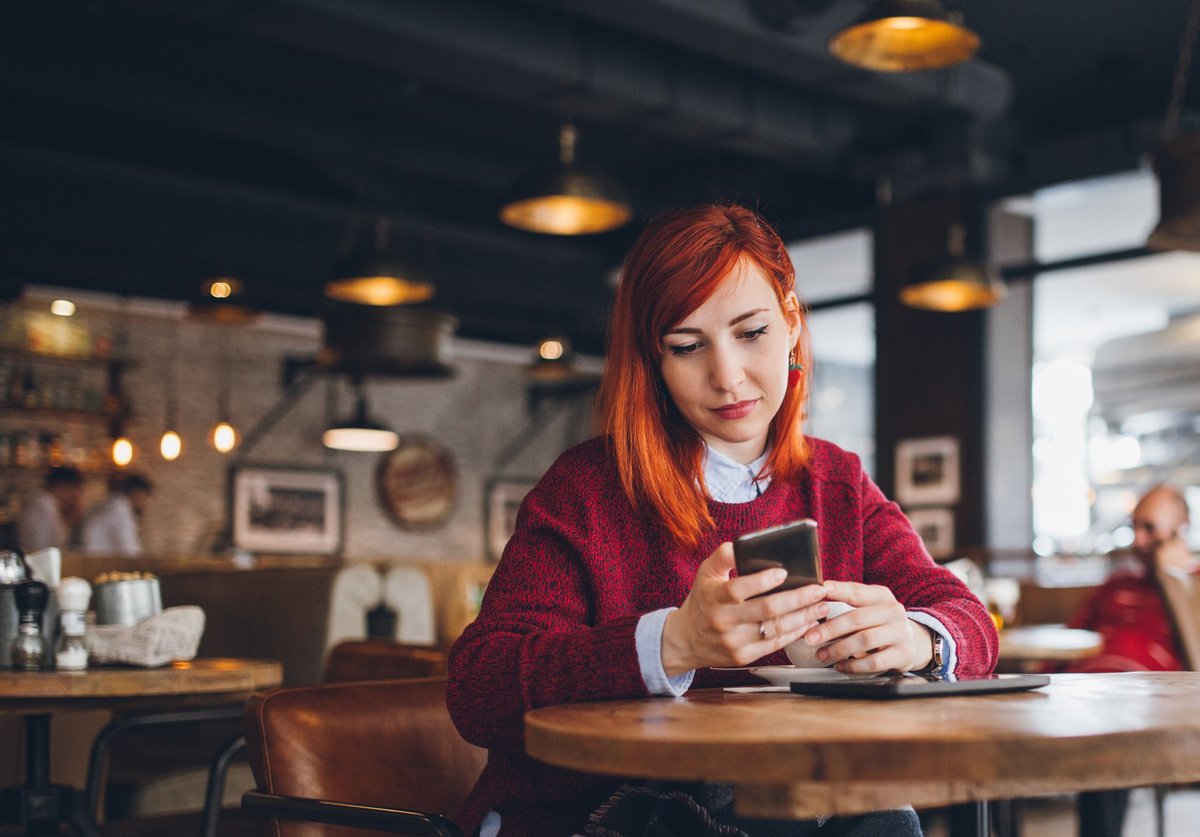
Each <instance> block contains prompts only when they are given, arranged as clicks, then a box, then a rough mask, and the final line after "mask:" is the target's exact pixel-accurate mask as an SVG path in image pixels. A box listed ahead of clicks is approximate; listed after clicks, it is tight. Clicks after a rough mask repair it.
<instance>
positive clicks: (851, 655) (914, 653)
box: [804, 581, 933, 674]
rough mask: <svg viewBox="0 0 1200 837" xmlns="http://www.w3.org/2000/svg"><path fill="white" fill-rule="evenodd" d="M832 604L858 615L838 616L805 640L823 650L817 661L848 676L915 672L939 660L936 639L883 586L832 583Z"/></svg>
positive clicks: (828, 587)
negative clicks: (842, 605) (935, 658)
mask: <svg viewBox="0 0 1200 837" xmlns="http://www.w3.org/2000/svg"><path fill="white" fill-rule="evenodd" d="M823 586H824V588H825V591H826V594H827V598H828V600H829V601H837V602H845V603H846V604H849V605H853V606H854V610H851V611H848V612H846V613H843V614H842V615H841V616H835V617H834V618H832V619H829V620H827V621H826V622H824V623H822V624H820V625H818V626H816V627H815V628H813V629H812V630H810V631H808V632H807V633H805V634H804V641H805V642H807V643H808V644H809V645H813V646H821V645H824V646H825V647H824V648H821V649H820V650H818V651H817V659H819V660H820V661H821V662H823V663H825V664H826V665H830V664H833V667H834V668H836V669H837V670H838V671H840V672H843V673H845V674H867V673H871V672H879V671H889V670H894V671H915V670H917V669H921V668H924V667H925V666H927V665H929V661H930V660H931V659H933V635H932V634H931V633H930V632H929V630H928V629H927V628H926V627H925V626H924V625H921V624H920V623H918V622H914V621H912V620H911V619H909V618H908V614H907V613H906V612H905V610H904V605H902V604H900V602H898V601H896V597H895V596H893V595H892V591H891V590H889V589H888V588H887V587H883V586H880V585H878V584H859V583H857V582H854V581H827V582H825V584H824V585H823Z"/></svg>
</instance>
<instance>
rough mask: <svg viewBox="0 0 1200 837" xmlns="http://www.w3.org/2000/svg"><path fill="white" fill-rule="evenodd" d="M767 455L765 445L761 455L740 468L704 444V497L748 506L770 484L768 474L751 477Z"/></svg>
mask: <svg viewBox="0 0 1200 837" xmlns="http://www.w3.org/2000/svg"><path fill="white" fill-rule="evenodd" d="M770 455H771V447H770V445H768V446H767V449H766V450H765V451H763V454H762V456H760V457H758V459H755V460H754V461H753V462H751V463H750V464H749V465H743V464H742V463H740V462H735V461H734V460H732V459H730V458H729V457H728V456H726V455H725V454H723V453H721V452H720V451H718V450H713V449H712V448H711V447H708V446H707V445H706V446H705V449H704V484H705V486H707V488H708V496H710V497H712V498H713V499H714V500H716V501H717V502H718V503H748V502H750V501H751V500H753V499H755V498H756V497H758V496H759V495H761V494H762V493H763V492H764V491H766V490H767V486H769V485H770V484H771V477H770V475H766V474H764V475H763V476H762V477H760V478H759V479H757V480H756V479H755V478H754V477H755V475H756V474H757V473H758V472H759V471H760V470H762V467H763V465H765V464H766V462H767V457H768V456H770Z"/></svg>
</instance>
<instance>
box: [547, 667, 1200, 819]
mask: <svg viewBox="0 0 1200 837" xmlns="http://www.w3.org/2000/svg"><path fill="white" fill-rule="evenodd" d="M1197 695H1200V673H1197V672H1134V673H1120V674H1060V675H1053V676H1052V682H1051V685H1049V686H1047V687H1045V688H1042V689H1037V690H1034V691H1030V692H1019V693H1008V694H998V695H971V696H959V697H932V698H909V699H906V700H896V701H876V700H853V699H845V698H836V699H835V698H821V697H800V696H797V695H792V694H786V693H779V692H774V693H762V692H759V693H731V692H725V691H721V690H698V691H696V692H694V693H689V694H687V695H685V696H684V697H682V698H675V699H670V698H648V699H641V700H622V701H610V702H604V703H577V704H565V705H562V706H551V707H545V708H542V709H536V710H533V711H532V712H529V713H527V714H526V716H525V747H526V751H527V752H528V753H529V754H530V755H531V756H533V757H534V758H536V759H539V760H541V761H544V762H547V763H549V764H554V765H558V766H561V767H569V768H574V769H576V770H585V771H591V772H595V773H605V774H611V775H617V776H636V777H644V778H652V779H668V780H679V781H705V782H722V783H731V784H733V785H734V786H735V790H736V793H735V799H736V804H737V809H738V811H739V813H741V814H743V815H747V816H755V817H773V818H797V819H812V818H815V817H817V816H820V815H823V814H838V815H842V814H857V813H863V812H866V811H872V810H878V809H881V808H888V807H895V806H899V805H906V804H911V805H915V806H919V807H940V806H944V805H950V804H956V803H963V802H976V803H984V804H980V805H979V809H980V810H979V812H978V816H977V818H976V828H977V829H978V830H979V831H980V832H983V833H986V832H987V829H988V816H987V806H986V800H991V799H1010V798H1016V797H1022V796H1030V795H1038V794H1047V793H1059V792H1067V791H1079V790H1095V789H1102V788H1112V787H1134V786H1139V785H1151V784H1162V783H1173V782H1184V781H1195V780H1198V779H1200V712H1198V711H1197V706H1198V705H1200V704H1198V703H1197V700H1198V698H1197Z"/></svg>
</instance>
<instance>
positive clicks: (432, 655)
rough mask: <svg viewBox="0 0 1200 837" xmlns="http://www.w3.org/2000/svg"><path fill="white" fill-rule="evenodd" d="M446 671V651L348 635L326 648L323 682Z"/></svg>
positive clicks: (437, 673) (391, 678)
mask: <svg viewBox="0 0 1200 837" xmlns="http://www.w3.org/2000/svg"><path fill="white" fill-rule="evenodd" d="M445 674H446V654H445V652H443V651H438V650H436V649H434V648H426V647H422V646H417V645H403V644H401V643H398V642H394V641H392V640H390V639H351V640H346V641H345V642H340V643H338V644H337V645H335V646H334V647H333V648H331V649H330V650H329V657H328V659H327V660H326V661H325V677H324V680H325V682H326V683H349V682H352V681H355V680H402V679H404V678H407V677H441V676H444V675H445Z"/></svg>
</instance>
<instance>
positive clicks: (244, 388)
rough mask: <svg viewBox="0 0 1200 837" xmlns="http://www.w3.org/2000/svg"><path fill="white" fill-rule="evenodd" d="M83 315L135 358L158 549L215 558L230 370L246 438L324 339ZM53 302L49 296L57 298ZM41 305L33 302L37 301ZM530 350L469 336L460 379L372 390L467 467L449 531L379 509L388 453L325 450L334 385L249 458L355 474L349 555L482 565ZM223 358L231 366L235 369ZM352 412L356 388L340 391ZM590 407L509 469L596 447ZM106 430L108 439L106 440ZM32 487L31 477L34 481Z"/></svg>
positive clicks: (111, 307) (146, 311) (314, 330)
mask: <svg viewBox="0 0 1200 837" xmlns="http://www.w3.org/2000/svg"><path fill="white" fill-rule="evenodd" d="M79 296H80V295H79V294H73V295H72V298H74V299H76V301H77V302H78V303H79V313H78V314H77V316H78V317H79V318H80V320H79V321H80V322H83V323H87V324H88V325H89V327H90V328H91V329H92V330H93V332H95V333H104V332H108V333H110V334H111V335H112V339H113V342H114V344H115V351H116V352H117V353H118V354H120V355H121V356H124V357H128V358H130V359H131V360H133V361H134V365H133V366H131V368H129V369H128V370H127V371H126V372H125V377H124V390H125V392H126V394H127V395H128V397H129V399H130V402H131V403H132V406H133V409H134V411H135V413H136V417H135V419H134V420H133V421H132V422H131V424H130V426H129V428H128V435H129V436H130V438H131V439H132V440H133V442H134V444H135V446H136V448H137V457H136V459H135V461H134V464H133V465H132V466H131V468H132V469H134V470H137V471H140V472H142V473H145V474H146V475H147V476H148V477H149V478H150V479H151V480H152V481H153V482H154V484H155V488H156V491H155V494H154V496H153V498H152V500H151V505H150V509H149V510H148V513H147V515H146V519H145V521H144V523H143V539H144V542H145V546H146V550H147V552H148V553H151V554H162V555H170V554H190V553H195V552H198V551H202V550H203V549H205V548H206V546H207V545H208V544H210V543H211V542H212V541H213V538H214V536H215V535H217V534H218V533H219V532H221V530H222V529H223V527H224V526H225V520H226V509H227V497H226V479H227V467H228V464H229V461H230V460H229V457H227V456H224V455H222V454H219V453H218V452H217V451H216V450H214V449H213V448H212V446H211V445H210V444H209V441H208V433H209V431H210V429H211V427H212V425H213V424H214V423H215V421H216V419H217V398H218V389H219V383H220V379H221V375H222V374H225V375H228V386H229V391H230V399H229V401H230V404H231V414H232V415H231V417H232V420H233V423H234V425H235V426H236V427H237V428H238V430H239V432H243V433H244V432H245V431H246V430H247V429H248V428H249V427H250V426H252V425H253V424H254V423H255V422H257V421H258V420H259V419H260V418H261V417H262V416H263V415H265V414H266V413H267V411H268V410H270V409H271V408H272V407H273V406H274V405H275V404H276V403H277V402H278V400H279V399H280V397H281V396H282V395H283V392H284V390H283V386H282V380H281V370H282V364H283V359H284V358H285V357H289V356H292V357H311V356H312V355H313V354H314V353H315V352H316V350H317V348H318V346H319V343H320V325H319V323H318V322H316V321H315V320H309V319H302V318H289V317H278V316H272V317H266V318H264V319H263V320H261V321H260V322H259V323H257V324H255V325H250V326H240V327H236V326H218V325H213V324H211V323H203V322H195V321H191V320H188V319H187V318H186V317H185V316H184V310H183V308H182V306H178V305H170V304H163V303H150V302H141V303H136V304H134V303H127V302H120V301H118V300H116V299H113V298H105V297H96V298H89V299H87V300H84V301H81V300H80V299H79ZM50 298H52V295H50V296H46V299H47V300H48V299H50ZM38 301H39V298H38V297H35V298H34V300H32V301H27V302H26V303H24V304H25V305H26V306H32V305H35V304H37V303H38ZM530 351H531V350H525V349H524V348H520V347H508V346H499V345H490V344H481V343H474V342H469V341H456V342H455V347H454V354H453V359H452V363H453V365H454V366H455V367H456V368H457V369H458V374H457V375H456V376H455V377H453V378H450V379H446V380H400V379H385V378H373V379H370V380H369V382H368V397H369V402H370V407H371V412H372V414H373V415H374V416H375V417H376V418H378V419H381V420H383V421H385V422H386V423H388V424H389V425H390V426H391V427H392V428H393V429H394V430H396V431H397V432H399V433H401V434H404V433H423V434H428V435H430V436H432V437H434V438H435V439H437V440H438V441H440V442H441V443H442V444H443V445H445V446H446V447H447V448H448V449H449V450H450V452H451V453H452V455H453V458H454V460H455V464H456V466H457V469H458V474H459V481H458V501H457V505H456V507H455V510H454V512H453V514H452V515H451V517H450V518H449V520H448V521H447V522H446V524H445V525H444V526H442V527H440V528H438V529H435V530H432V531H422V532H411V531H405V530H403V529H401V528H399V527H398V526H397V525H396V524H394V523H393V522H392V521H391V520H390V518H388V517H387V516H386V515H385V513H384V511H383V509H382V508H381V507H380V505H379V503H378V501H377V499H376V492H375V483H374V474H375V468H376V465H377V463H378V461H379V457H380V456H381V454H370V453H346V452H334V451H329V450H326V449H325V448H324V447H323V446H322V445H321V433H322V431H323V430H324V427H325V425H326V420H327V417H326V410H327V399H328V397H329V394H330V391H331V389H330V386H329V385H328V384H327V383H326V382H324V381H322V382H319V383H317V385H316V386H314V387H313V388H312V389H311V390H310V391H309V392H308V393H307V395H306V396H305V397H304V398H303V399H302V400H300V401H299V402H298V403H296V404H295V406H294V407H293V408H292V409H291V410H290V411H289V412H288V413H287V414H286V415H284V416H283V417H282V418H281V419H280V420H279V421H278V423H277V424H275V425H274V427H273V429H271V431H270V432H269V433H268V434H267V435H265V436H264V437H263V438H262V440H261V441H260V442H259V443H258V444H257V445H256V446H255V447H254V449H253V451H251V452H250V454H249V455H248V456H247V457H246V459H247V461H248V462H254V463H270V464H287V465H312V466H328V467H334V468H337V469H339V470H340V471H341V472H342V474H343V475H344V478H345V487H346V527H345V548H344V551H343V555H344V556H345V557H346V558H347V559H349V560H366V559H371V560H387V559H434V560H441V559H449V560H456V559H457V560H463V559H479V558H482V557H483V555H484V548H483V528H484V523H483V496H482V495H483V489H484V484H485V482H486V481H487V479H488V478H489V477H490V476H492V475H493V473H494V470H493V469H494V464H495V463H494V460H495V458H496V457H497V455H498V454H499V453H500V452H501V451H502V450H503V449H504V447H505V445H506V443H507V442H509V441H510V440H511V439H512V438H514V437H515V436H516V435H517V434H518V433H519V432H520V431H521V430H522V428H523V427H525V425H526V422H527V420H528V412H527V407H526V389H525V370H524V363H525V362H526V361H527V358H528V357H529V354H530ZM223 352H224V354H225V356H226V357H227V359H228V361H227V362H226V363H222V362H221V360H222V353H223ZM172 374H175V375H176V376H177V377H176V381H177V383H176V387H177V391H178V400H179V409H178V414H179V421H178V427H177V429H178V431H179V432H180V434H181V435H182V437H183V440H184V451H183V455H182V456H181V457H180V458H179V459H178V460H176V461H174V462H166V461H164V460H163V459H162V458H161V456H160V455H159V453H158V440H159V438H160V436H161V434H162V432H163V429H164V423H165V413H166V409H167V403H166V401H167V392H168V390H169V387H170V380H171V376H172ZM332 391H333V392H334V395H335V398H336V401H337V404H338V407H337V409H336V411H335V412H336V414H337V415H345V414H346V413H347V412H348V411H349V409H350V407H351V406H352V402H351V394H350V391H349V388H348V387H347V386H346V385H345V383H344V382H341V381H339V382H337V383H335V384H334V385H333V386H332ZM588 418H589V412H588V411H587V410H582V411H578V412H576V413H575V414H572V411H570V410H567V409H563V410H562V411H559V412H558V413H557V414H556V415H555V416H554V418H553V419H552V420H551V421H550V423H549V424H548V426H547V427H546V428H545V430H544V432H541V433H539V434H538V435H537V437H536V438H535V439H534V441H533V442H532V443H531V444H530V445H529V446H528V447H527V448H526V449H525V450H524V452H523V453H522V454H521V456H520V459H519V461H517V462H513V463H509V465H510V467H508V468H506V469H505V473H506V474H513V475H528V474H540V473H541V472H542V471H544V470H545V469H546V468H547V467H548V466H549V465H550V464H551V463H552V462H553V460H554V457H555V456H556V455H557V454H558V453H559V452H560V451H561V450H562V449H563V448H564V447H565V446H566V445H567V444H568V443H569V442H570V441H572V440H578V439H581V438H585V437H586V435H587V432H588ZM95 432H97V433H102V430H99V429H98V430H97V431H95ZM25 479H26V481H27V482H33V480H34V478H33V477H32V475H30V476H27V477H25ZM88 493H89V500H95V499H98V498H99V496H100V495H101V494H102V493H103V480H102V479H101V478H100V477H95V478H93V479H92V480H91V484H90V485H89V491H88Z"/></svg>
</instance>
